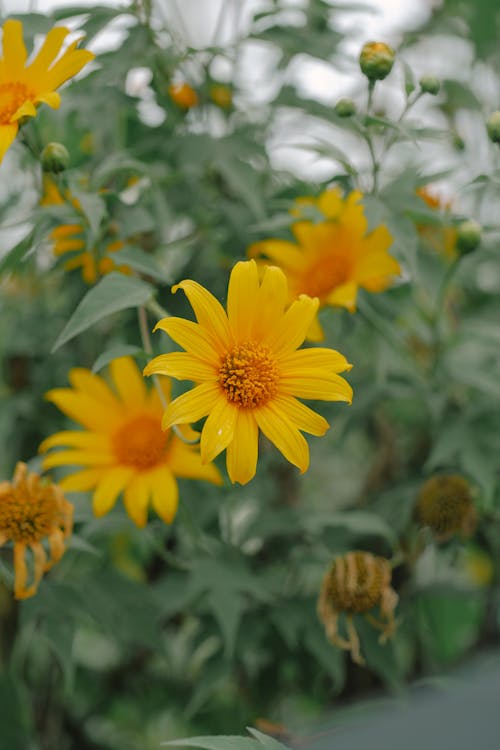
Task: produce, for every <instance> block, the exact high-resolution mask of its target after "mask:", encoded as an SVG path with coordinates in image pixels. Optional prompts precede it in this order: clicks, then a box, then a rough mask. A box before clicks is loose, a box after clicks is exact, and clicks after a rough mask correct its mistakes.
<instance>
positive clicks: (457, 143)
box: [452, 133, 465, 151]
mask: <svg viewBox="0 0 500 750" xmlns="http://www.w3.org/2000/svg"><path fill="white" fill-rule="evenodd" d="M452 143H453V147H454V148H455V149H456V150H457V151H465V141H464V139H463V138H461V137H460V136H459V135H458V133H453V140H452Z"/></svg>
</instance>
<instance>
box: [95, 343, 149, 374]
mask: <svg viewBox="0 0 500 750" xmlns="http://www.w3.org/2000/svg"><path fill="white" fill-rule="evenodd" d="M142 351H143V350H142V349H141V348H140V347H139V346H132V344H117V345H116V346H112V347H111V348H110V349H106V351H104V352H102V354H100V355H99V356H98V357H97V359H96V361H95V362H94V364H93V365H92V372H99V371H100V370H102V369H103V367H106V365H109V363H110V362H112V361H113V360H114V359H118V357H133V356H135V355H136V354H138V353H139V352H142Z"/></svg>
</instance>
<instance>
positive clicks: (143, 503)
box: [124, 473, 151, 528]
mask: <svg viewBox="0 0 500 750" xmlns="http://www.w3.org/2000/svg"><path fill="white" fill-rule="evenodd" d="M150 489H151V488H150V474H149V473H142V474H136V476H135V477H134V478H133V479H132V480H131V481H130V482H129V484H128V485H127V487H126V488H125V493H124V503H125V510H126V511H127V513H128V515H129V517H130V518H131V519H132V521H133V522H134V523H135V524H136V526H139V527H140V528H143V527H144V526H145V525H146V523H147V520H148V505H149V497H150Z"/></svg>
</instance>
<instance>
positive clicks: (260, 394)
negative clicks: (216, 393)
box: [218, 341, 279, 409]
mask: <svg viewBox="0 0 500 750" xmlns="http://www.w3.org/2000/svg"><path fill="white" fill-rule="evenodd" d="M278 379H279V371H278V367H277V364H276V361H275V359H274V358H273V356H272V354H271V352H270V351H269V349H268V348H267V347H266V346H263V345H262V344H257V343H254V342H252V341H249V342H246V343H243V344H238V345H237V346H235V347H234V348H233V349H232V350H231V351H230V352H228V353H227V354H226V355H225V356H224V357H223V359H222V363H221V366H220V369H219V376H218V381H219V383H220V385H221V387H222V390H223V391H224V393H225V395H226V398H227V399H228V401H231V402H232V403H233V404H234V405H235V406H238V407H243V408H247V409H252V408H255V407H257V406H263V405H264V404H266V403H267V402H268V401H269V400H270V399H271V398H272V397H273V396H274V395H275V393H276V390H277V387H278Z"/></svg>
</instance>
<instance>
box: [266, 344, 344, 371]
mask: <svg viewBox="0 0 500 750" xmlns="http://www.w3.org/2000/svg"><path fill="white" fill-rule="evenodd" d="M280 368H281V371H282V373H283V376H284V377H297V375H298V374H299V371H300V370H303V369H306V370H312V369H315V368H318V372H317V375H321V374H322V372H321V371H322V370H323V371H324V370H329V371H331V372H335V373H338V372H344V371H345V370H351V369H352V365H351V364H349V362H348V361H347V359H346V358H345V357H344V355H343V354H340V352H337V351H335V349H325V348H324V347H319V346H318V347H311V348H310V349H300V350H299V351H295V352H292V353H291V354H287V355H286V356H285V357H282V358H281V360H280Z"/></svg>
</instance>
